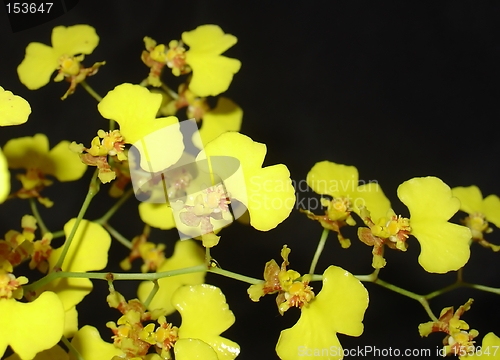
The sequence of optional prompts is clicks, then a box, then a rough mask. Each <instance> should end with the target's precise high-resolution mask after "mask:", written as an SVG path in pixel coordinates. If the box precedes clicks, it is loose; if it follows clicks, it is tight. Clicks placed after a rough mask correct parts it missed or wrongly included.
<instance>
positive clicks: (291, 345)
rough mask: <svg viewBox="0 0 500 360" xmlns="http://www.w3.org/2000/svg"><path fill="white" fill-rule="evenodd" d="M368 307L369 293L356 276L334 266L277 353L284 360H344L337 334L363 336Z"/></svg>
mask: <svg viewBox="0 0 500 360" xmlns="http://www.w3.org/2000/svg"><path fill="white" fill-rule="evenodd" d="M367 307H368V292H367V291H366V289H365V287H364V286H363V285H362V284H361V283H360V282H359V280H357V279H356V278H355V277H354V276H353V275H352V274H350V273H349V272H347V271H345V270H344V269H342V268H339V267H336V266H330V267H329V268H328V269H326V271H325V272H324V274H323V287H322V289H321V291H320V293H319V294H318V295H317V296H316V298H315V299H314V300H313V301H312V302H311V303H310V304H309V306H308V307H303V308H302V311H301V315H300V319H299V321H297V323H296V324H295V325H294V326H293V327H292V328H290V329H287V330H283V331H282V332H281V335H280V338H279V340H278V344H277V345H276V352H277V353H278V356H279V357H280V358H281V359H283V360H294V359H303V358H304V357H311V358H314V359H325V360H326V359H329V360H333V359H342V358H343V350H342V346H341V345H340V342H339V340H338V338H337V335H336V333H342V334H346V335H350V336H360V335H361V334H362V333H363V323H362V321H363V317H364V313H365V311H366V308H367Z"/></svg>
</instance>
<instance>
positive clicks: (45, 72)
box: [17, 42, 61, 90]
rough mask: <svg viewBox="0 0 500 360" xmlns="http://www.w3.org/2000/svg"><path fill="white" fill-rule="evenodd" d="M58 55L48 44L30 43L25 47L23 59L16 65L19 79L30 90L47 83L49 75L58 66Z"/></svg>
mask: <svg viewBox="0 0 500 360" xmlns="http://www.w3.org/2000/svg"><path fill="white" fill-rule="evenodd" d="M60 56H61V55H60V54H57V53H56V52H54V49H52V48H51V47H50V46H47V45H45V44H41V43H37V42H33V43H30V44H29V45H28V46H27V47H26V55H25V56H24V60H23V61H22V62H21V64H19V66H18V67H17V74H18V75H19V80H20V81H21V83H23V84H24V85H25V86H26V87H27V88H28V89H30V90H36V89H39V88H41V87H42V86H44V85H47V84H48V82H49V81H50V76H51V75H52V73H53V72H54V71H55V70H56V69H57V67H58V63H57V60H58V59H59V57H60Z"/></svg>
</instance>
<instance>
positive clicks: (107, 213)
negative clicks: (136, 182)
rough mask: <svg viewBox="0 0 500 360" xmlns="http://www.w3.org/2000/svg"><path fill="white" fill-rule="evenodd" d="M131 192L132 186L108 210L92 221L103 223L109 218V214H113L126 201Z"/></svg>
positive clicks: (132, 190) (132, 191)
mask: <svg viewBox="0 0 500 360" xmlns="http://www.w3.org/2000/svg"><path fill="white" fill-rule="evenodd" d="M133 193H134V189H133V188H130V189H128V190H127V191H126V192H125V193H124V194H123V195H122V196H121V197H120V199H119V200H118V201H117V202H116V203H115V204H114V205H113V206H112V207H111V208H110V209H109V210H108V211H106V213H105V214H104V215H103V216H101V217H100V218H99V219H96V220H94V222H95V223H98V224H101V225H103V224H105V223H106V222H107V221H108V220H109V219H110V218H111V216H113V215H114V214H115V212H116V211H117V210H118V209H119V208H120V207H121V206H122V205H123V204H124V203H125V201H127V200H128V199H129V198H130V196H132V194H133Z"/></svg>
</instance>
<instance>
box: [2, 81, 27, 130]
mask: <svg viewBox="0 0 500 360" xmlns="http://www.w3.org/2000/svg"><path fill="white" fill-rule="evenodd" d="M30 114H31V107H30V104H29V103H28V102H27V101H26V100H24V99H23V98H22V97H20V96H17V95H14V94H12V92H10V91H7V90H4V88H3V87H1V86H0V126H10V125H19V124H24V123H25V122H26V121H28V116H29V115H30Z"/></svg>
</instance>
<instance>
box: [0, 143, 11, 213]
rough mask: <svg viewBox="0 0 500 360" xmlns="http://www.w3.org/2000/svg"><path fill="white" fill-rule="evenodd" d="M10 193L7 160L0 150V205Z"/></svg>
mask: <svg viewBox="0 0 500 360" xmlns="http://www.w3.org/2000/svg"><path fill="white" fill-rule="evenodd" d="M9 193H10V172H9V167H8V165H7V159H6V158H5V155H4V154H3V152H2V151H1V150H0V203H3V202H4V201H5V199H7V197H8V196H9Z"/></svg>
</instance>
